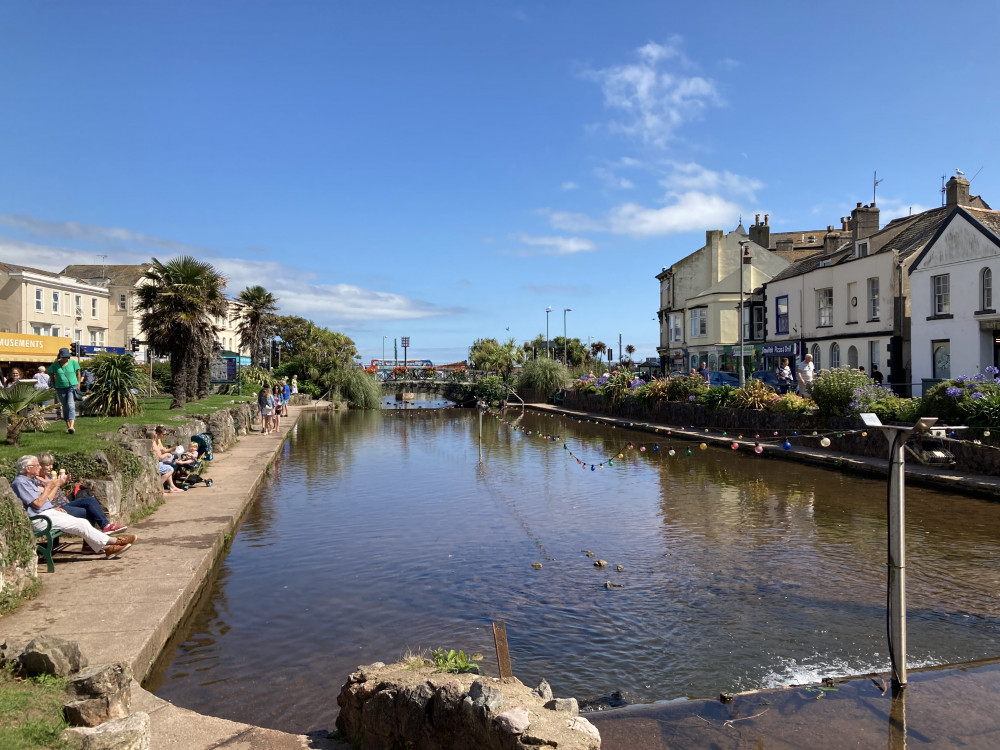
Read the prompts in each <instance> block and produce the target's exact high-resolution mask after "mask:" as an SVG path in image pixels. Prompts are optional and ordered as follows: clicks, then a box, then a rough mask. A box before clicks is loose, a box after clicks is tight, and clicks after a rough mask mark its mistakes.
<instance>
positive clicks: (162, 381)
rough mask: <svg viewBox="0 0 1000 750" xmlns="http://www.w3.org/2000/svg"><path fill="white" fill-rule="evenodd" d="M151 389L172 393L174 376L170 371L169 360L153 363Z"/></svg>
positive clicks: (157, 391)
mask: <svg viewBox="0 0 1000 750" xmlns="http://www.w3.org/2000/svg"><path fill="white" fill-rule="evenodd" d="M152 377H153V390H154V391H155V392H156V393H172V392H173V388H174V376H173V373H172V372H171V371H170V363H169V362H154V363H153V375H152Z"/></svg>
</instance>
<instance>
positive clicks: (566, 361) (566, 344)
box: [563, 307, 573, 367]
mask: <svg viewBox="0 0 1000 750" xmlns="http://www.w3.org/2000/svg"><path fill="white" fill-rule="evenodd" d="M568 312H573V308H572V307H567V308H566V309H565V310H563V364H564V365H566V366H567V367H569V340H568V339H567V338H566V313H568Z"/></svg>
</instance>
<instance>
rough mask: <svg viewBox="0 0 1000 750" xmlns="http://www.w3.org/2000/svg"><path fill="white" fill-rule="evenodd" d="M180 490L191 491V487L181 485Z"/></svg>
mask: <svg viewBox="0 0 1000 750" xmlns="http://www.w3.org/2000/svg"><path fill="white" fill-rule="evenodd" d="M181 489H182V490H184V491H185V492H187V491H188V490H189V489H191V485H190V484H185V485H182V487H181Z"/></svg>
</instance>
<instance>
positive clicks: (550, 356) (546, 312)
mask: <svg viewBox="0 0 1000 750" xmlns="http://www.w3.org/2000/svg"><path fill="white" fill-rule="evenodd" d="M550 312H552V306H551V305H550V306H549V307H546V308H545V356H546V357H548V358H549V359H552V352H551V351H549V313H550Z"/></svg>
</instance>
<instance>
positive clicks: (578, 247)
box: [513, 234, 597, 255]
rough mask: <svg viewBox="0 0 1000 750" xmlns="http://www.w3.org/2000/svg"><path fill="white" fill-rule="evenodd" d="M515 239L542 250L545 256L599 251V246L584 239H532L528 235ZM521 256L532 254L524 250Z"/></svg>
mask: <svg viewBox="0 0 1000 750" xmlns="http://www.w3.org/2000/svg"><path fill="white" fill-rule="evenodd" d="M513 239H515V240H517V241H518V242H520V243H521V244H522V245H529V246H531V247H537V248H541V251H540V252H541V253H542V254H543V255H575V254H576V253H583V252H590V251H592V250H596V249H597V245H595V244H594V243H593V242H591V241H590V240H586V239H583V238H582V237H531V236H529V235H526V234H516V235H513ZM519 254H520V255H530V254H532V253H530V252H528V251H527V250H524V249H522V250H521V251H520V252H519Z"/></svg>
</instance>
